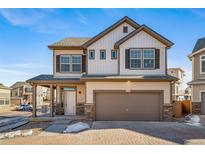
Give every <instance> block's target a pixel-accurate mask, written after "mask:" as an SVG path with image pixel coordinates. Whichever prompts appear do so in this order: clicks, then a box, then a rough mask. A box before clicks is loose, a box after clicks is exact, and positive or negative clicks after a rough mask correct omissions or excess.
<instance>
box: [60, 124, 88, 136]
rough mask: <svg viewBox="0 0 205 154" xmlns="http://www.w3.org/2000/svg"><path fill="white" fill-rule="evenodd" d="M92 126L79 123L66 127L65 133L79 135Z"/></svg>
mask: <svg viewBox="0 0 205 154" xmlns="http://www.w3.org/2000/svg"><path fill="white" fill-rule="evenodd" d="M89 128H90V126H89V125H88V124H87V123H84V122H78V123H75V124H72V125H69V126H67V127H66V129H65V130H64V131H63V133H77V132H80V131H83V130H86V129H89Z"/></svg>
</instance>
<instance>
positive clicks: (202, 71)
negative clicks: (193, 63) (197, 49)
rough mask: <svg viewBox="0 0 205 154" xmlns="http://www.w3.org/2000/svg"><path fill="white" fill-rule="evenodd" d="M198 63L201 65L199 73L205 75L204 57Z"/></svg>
mask: <svg viewBox="0 0 205 154" xmlns="http://www.w3.org/2000/svg"><path fill="white" fill-rule="evenodd" d="M200 62H201V64H200V65H201V73H202V74H205V55H203V56H201V60H200Z"/></svg>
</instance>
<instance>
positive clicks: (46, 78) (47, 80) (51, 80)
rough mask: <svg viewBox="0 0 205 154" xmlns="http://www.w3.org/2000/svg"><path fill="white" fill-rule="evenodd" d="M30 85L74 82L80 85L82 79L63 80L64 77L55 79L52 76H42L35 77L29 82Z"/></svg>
mask: <svg viewBox="0 0 205 154" xmlns="http://www.w3.org/2000/svg"><path fill="white" fill-rule="evenodd" d="M27 82H28V83H64V82H72V83H79V82H81V81H80V78H68V77H67V78H62V77H54V76H53V75H51V74H41V75H38V76H36V77H33V78H31V79H29V80H27Z"/></svg>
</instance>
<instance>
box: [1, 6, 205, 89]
mask: <svg viewBox="0 0 205 154" xmlns="http://www.w3.org/2000/svg"><path fill="white" fill-rule="evenodd" d="M123 16H129V17H130V18H132V19H133V20H135V21H136V22H138V23H139V24H146V25H147V26H149V27H151V28H152V29H154V30H155V31H157V32H158V33H160V34H161V35H163V36H165V37H166V38H168V39H169V40H171V41H172V42H174V44H175V45H174V46H173V47H172V48H171V49H170V50H169V53H168V66H169V67H182V68H183V69H185V71H186V77H185V82H188V81H189V80H191V62H190V61H189V60H188V58H187V55H188V54H189V53H190V52H191V50H192V49H193V47H194V44H195V42H196V40H197V39H198V38H200V37H205V30H204V27H205V9H0V53H1V56H0V82H2V83H4V84H5V85H7V86H10V85H12V84H13V83H14V82H16V81H19V80H20V81H21V80H26V79H29V78H31V77H34V76H36V75H39V74H51V73H52V51H50V50H49V49H48V48H47V45H49V44H51V43H53V42H56V41H58V40H60V39H62V38H65V37H92V36H95V35H96V34H98V33H99V32H101V31H102V30H104V29H105V28H107V27H108V26H110V25H111V24H113V23H114V22H116V21H117V20H119V19H120V18H122V17H123Z"/></svg>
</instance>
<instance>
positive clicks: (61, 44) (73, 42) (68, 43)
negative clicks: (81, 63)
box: [48, 37, 91, 49]
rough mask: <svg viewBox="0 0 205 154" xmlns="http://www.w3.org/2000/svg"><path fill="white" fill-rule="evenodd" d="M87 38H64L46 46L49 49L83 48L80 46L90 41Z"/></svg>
mask: <svg viewBox="0 0 205 154" xmlns="http://www.w3.org/2000/svg"><path fill="white" fill-rule="evenodd" d="M90 39H91V38H89V37H76V38H73V37H72V38H64V39H62V40H60V41H58V42H56V43H53V44H51V45H49V46H48V48H49V49H62V48H83V47H82V45H83V44H84V43H85V42H87V41H88V40H90Z"/></svg>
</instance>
